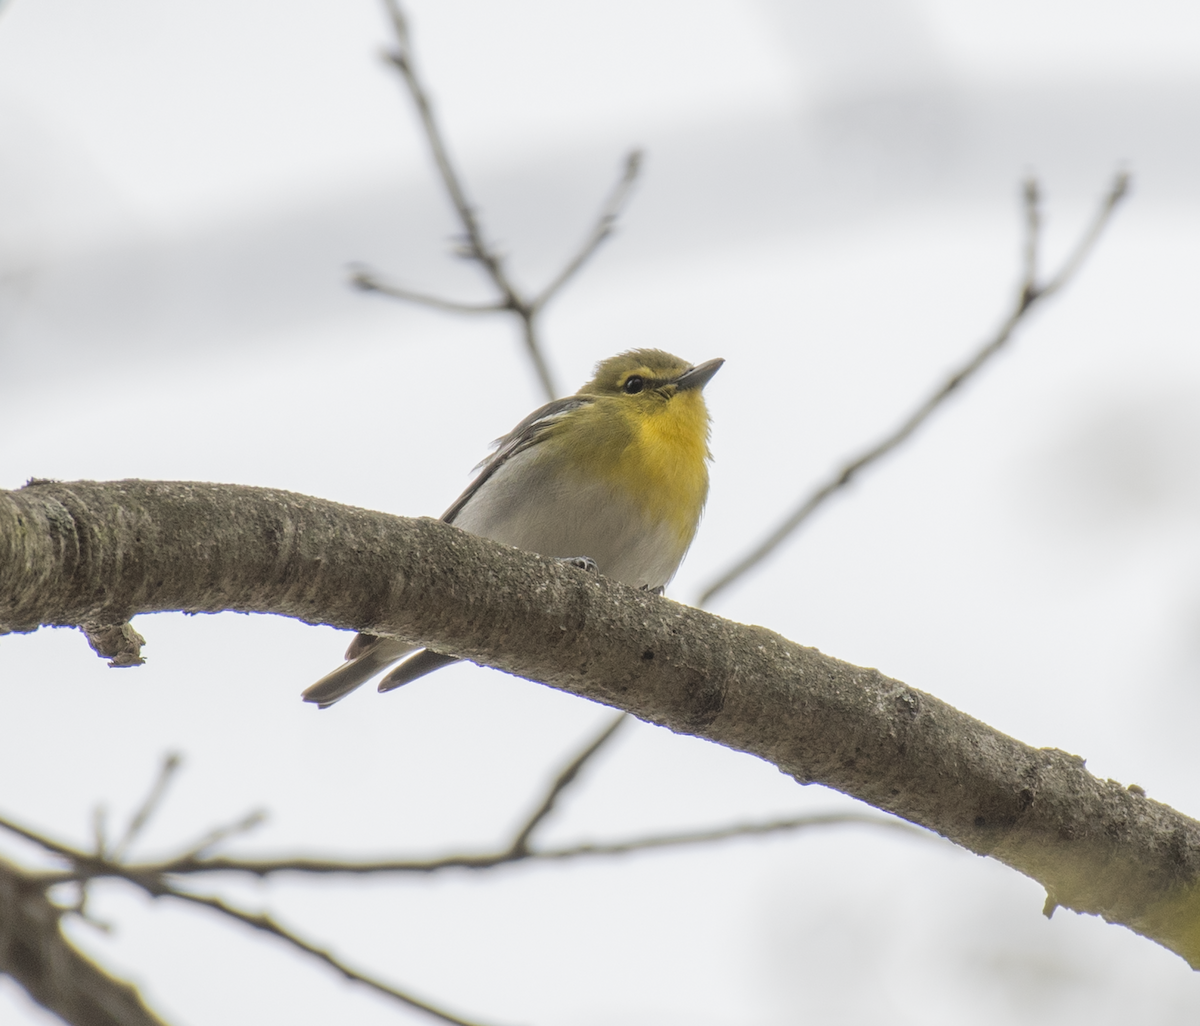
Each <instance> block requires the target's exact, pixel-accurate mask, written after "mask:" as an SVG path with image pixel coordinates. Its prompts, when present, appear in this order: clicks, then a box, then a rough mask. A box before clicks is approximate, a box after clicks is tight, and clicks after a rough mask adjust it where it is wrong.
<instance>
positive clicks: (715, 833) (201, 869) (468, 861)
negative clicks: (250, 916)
mask: <svg viewBox="0 0 1200 1026" xmlns="http://www.w3.org/2000/svg"><path fill="white" fill-rule="evenodd" d="M851 825H865V826H879V827H884V828H886V829H889V830H900V831H902V832H906V833H910V834H912V835H914V836H921V837H933V836H934V835H932V834H930V833H929V831H927V830H922V829H921V828H920V827H915V826H913V825H912V824H911V823H906V822H904V821H903V820H899V819H892V818H888V817H884V816H877V815H872V814H869V813H862V812H846V813H819V814H812V815H805V816H792V817H788V818H784V819H775V820H768V821H766V822H762V823H739V824H733V825H729V826H723V827H711V828H706V829H702V830H685V831H680V832H678V833H669V834H651V835H649V836H646V837H634V838H630V839H629V840H625V841H609V842H602V843H583V844H571V845H563V846H561V847H556V848H541V849H538V848H526V849H525V850H524V851H513V849H512V848H511V847H509V848H506V849H505V850H504V851H498V852H490V853H481V854H477V855H471V854H465V853H463V854H453V855H444V856H439V857H437V858H431V859H379V860H373V861H369V862H368V861H350V860H348V861H342V860H340V859H237V858H225V857H221V858H211V859H194V860H188V861H183V860H171V861H168V862H161V863H155V864H153V865H131V866H125V867H121V868H120V869H119V870H118V871H117V872H116V873H115V874H113V875H119V876H125V875H126V874H129V875H133V876H137V877H138V878H139V879H148V878H153V877H155V876H191V875H195V874H204V873H235V874H237V873H241V874H246V875H249V876H257V877H260V878H265V877H268V876H274V875H275V874H278V873H301V874H314V875H328V876H338V875H348V876H371V875H377V874H388V873H401V874H403V873H415V874H430V873H440V872H445V871H447V870H460V869H466V870H472V871H484V870H489V869H498V868H500V867H501V866H508V865H513V864H515V863H518V862H564V861H570V860H572V859H580V858H605V857H609V856H614V855H630V854H635V853H637V852H642V851H655V850H657V849H660V848H685V847H690V846H694V845H702V844H713V843H715V842H718V841H727V840H733V839H736V838H738V837H760V836H763V835H765V834H779V833H788V832H793V831H799V830H806V829H810V828H814V827H830V826H851ZM84 871H86V872H88V873H90V874H93V875H99V874H97V873H96V872H95V866H94V865H91V864H89V865H88V866H86V867H84ZM73 878H74V877H73V876H72V875H71V873H70V872H69V871H68V872H65V873H64V872H60V873H57V874H55V875H54V876H53V879H54V880H55V881H56V882H62V881H64V880H69V879H73Z"/></svg>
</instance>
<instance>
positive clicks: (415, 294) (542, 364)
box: [351, 0, 642, 399]
mask: <svg viewBox="0 0 1200 1026" xmlns="http://www.w3.org/2000/svg"><path fill="white" fill-rule="evenodd" d="M383 2H384V6H385V8H386V9H387V13H388V16H389V18H390V20H391V23H392V29H393V32H394V34H395V42H396V47H395V50H394V51H392V52H391V53H388V54H387V55H386V57H387V60H388V62H389V63H390V64H391V65H392V66H393V67H395V68H396V69H397V70H398V71H399V72H400V75H401V77H402V78H403V79H404V84H405V86H406V87H407V88H408V92H409V95H410V96H411V97H412V100H413V104H414V105H415V106H416V108H417V115H418V117H419V118H420V119H421V127H422V128H423V130H424V133H425V138H426V140H427V142H428V144H429V151H430V154H431V155H432V156H433V162H434V164H435V165H436V167H437V170H438V175H439V176H440V177H441V180H442V185H443V186H444V187H445V189H446V194H447V195H448V196H449V197H450V203H451V205H452V206H453V207H454V211H455V213H456V214H457V215H458V220H459V221H460V222H461V224H462V228H463V237H462V245H461V247H460V248H459V250H458V252H459V255H461V256H462V257H464V258H465V259H467V260H471V261H474V262H475V263H477V264H478V265H479V266H480V267H481V268H482V269H483V270H484V272H485V273H486V274H487V276H488V277H489V278H490V279H491V282H492V284H493V285H494V286H495V288H496V291H497V293H499V296H498V298H497V299H495V300H494V301H492V302H488V303H468V302H462V301H460V300H457V299H446V298H443V297H441V296H434V295H430V294H429V293H426V292H419V291H415V290H412V289H407V288H403V287H402V286H399V285H393V284H390V283H387V282H384V281H383V280H382V279H380V278H379V277H378V276H377V275H376V274H374V273H373V272H371V271H370V270H368V269H366V268H359V269H357V270H356V271H355V272H354V275H353V277H352V279H351V280H352V282H353V283H354V284H355V285H357V286H358V287H359V288H362V289H366V290H368V291H372V292H379V293H382V294H384V295H388V296H392V297H394V298H396V299H402V300H405V301H406V302H410V303H418V304H420V305H422V306H427V307H432V308H433V309H436V310H445V311H447V312H449V313H461V314H480V313H503V312H510V313H512V314H514V315H515V316H516V317H517V319H518V320H519V321H520V323H521V340H522V342H523V343H524V345H525V351H526V353H527V354H528V356H529V359H530V362H531V363H532V364H533V368H534V371H535V372H536V374H537V377H538V381H539V382H540V383H541V386H542V390H543V391H544V392H545V394H546V398H547V399H554V398H557V396H558V395H559V391H558V386H557V385H556V384H555V381H554V375H553V374H552V373H551V370H550V365H549V363H548V362H547V361H546V356H545V353H544V350H543V346H542V343H541V340H540V338H539V337H538V330H537V319H538V315H539V314H540V313H541V311H542V309H543V308H544V307H545V306H546V304H547V303H548V302H550V300H551V299H552V298H553V297H554V296H555V295H557V294H558V292H559V291H560V290H561V289H562V288H563V286H565V285H566V284H567V282H569V281H570V280H571V279H572V278H573V277H574V276H575V274H576V273H577V272H578V271H579V269H580V268H581V267H583V265H584V264H585V263H586V262H587V261H588V259H589V258H590V257H591V256H592V254H594V253H595V252H596V250H597V249H599V248H600V245H601V244H602V243H603V242H604V240H605V239H607V238H608V237H609V236H610V235H611V234H612V231H613V227H614V226H615V224H616V221H617V219H618V218H619V217H620V215H621V212H622V210H623V209H624V206H625V203H626V201H627V200H628V198H629V195H630V193H631V192H632V190H633V185H634V182H635V181H636V180H637V176H638V172H639V170H640V168H641V163H642V154H641V152H640V151H638V150H634V151H633V152H631V153H630V154H629V155H628V156H627V157H626V158H625V166H624V171H623V173H622V175H621V178H620V179H619V180H618V182H617V184H616V185H615V186H614V187H613V190H612V192H611V193H610V194H609V196H608V199H607V200H606V201H605V203H604V205H603V206H602V207H601V209H600V215H599V217H598V218H597V219H596V222H595V224H594V225H593V226H592V229H591V231H590V232H589V233H588V235H587V237H586V238H585V239H584V241H583V244H582V245H581V246H580V248H579V249H578V251H577V252H576V253H575V255H574V256H573V257H571V259H570V260H568V261H567V264H566V266H564V267H563V269H562V270H561V271H559V273H558V274H557V275H555V276H554V278H553V279H552V280H551V281H550V283H549V284H548V285H546V286H545V288H543V289H542V290H541V291H540V292H539V293H538V294H537V295H536V296H535V297H533V298H529V297H528V296H526V295H525V294H524V293H523V292H522V291H521V290H520V289H519V288H518V287H517V285H516V283H515V282H514V281H513V280H512V278H510V277H509V274H508V271H507V269H506V268H505V266H504V259H503V257H502V256H501V254H500V252H499V250H498V249H497V248H496V247H495V246H494V245H493V244H492V243H491V242H489V241H488V239H487V236H486V235H485V234H484V231H483V225H482V224H481V223H480V220H479V216H478V214H477V212H476V208H475V207H474V206H473V205H472V204H471V201H470V200H469V199H468V198H467V191H466V187H465V186H464V184H463V179H462V175H461V174H460V173H459V171H458V169H457V168H456V167H455V164H454V161H453V160H451V159H450V152H449V149H448V148H447V146H446V140H445V137H444V136H443V134H442V129H441V126H440V125H439V124H438V121H437V118H436V117H434V113H433V103H432V101H431V99H430V97H429V91H428V89H427V88H426V87H425V83H424V82H423V81H422V80H421V77H420V75H419V74H418V73H417V69H416V64H415V62H414V59H413V48H412V39H411V36H410V35H409V29H408V19H407V17H406V16H405V14H404V11H403V9H402V8H401V6H400V0H383Z"/></svg>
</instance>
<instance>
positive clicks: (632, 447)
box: [570, 390, 709, 558]
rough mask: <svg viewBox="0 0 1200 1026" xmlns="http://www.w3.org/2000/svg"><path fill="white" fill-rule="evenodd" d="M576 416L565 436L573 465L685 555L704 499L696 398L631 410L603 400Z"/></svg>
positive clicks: (701, 419)
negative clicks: (664, 532)
mask: <svg viewBox="0 0 1200 1026" xmlns="http://www.w3.org/2000/svg"><path fill="white" fill-rule="evenodd" d="M578 413H579V414H580V415H581V416H580V417H579V420H578V421H577V423H576V424H575V425H572V430H571V431H570V435H571V436H572V442H573V443H574V444H573V445H572V447H573V448H575V447H576V446H577V447H578V448H576V452H577V454H578V456H579V457H580V458H579V460H578V462H577V464H576V465H577V466H580V467H586V468H587V471H586V472H587V473H588V474H589V476H590V477H591V478H592V479H593V480H603V481H605V482H606V483H607V484H608V485H609V487H611V488H612V489H613V490H614V491H615V492H617V493H618V494H622V495H625V496H627V497H628V499H629V500H630V501H631V502H633V503H634V504H635V505H636V506H637V507H638V508H639V509H640V510H641V512H642V514H643V516H645V517H646V518H647V519H648V520H649V521H650V522H651V523H654V524H668V525H670V527H671V528H672V529H673V530H674V533H675V535H676V537H677V538H678V542H679V544H680V545H681V546H682V548H683V549H686V548H687V546H688V545H689V544H690V543H691V540H692V537H693V535H694V534H695V533H696V525H697V524H698V523H699V520H700V514H701V512H702V511H703V509H704V500H705V499H706V498H707V496H708V464H707V461H708V459H709V451H708V430H709V428H708V410H707V408H706V407H705V405H704V397H703V395H702V394H701V393H700V392H699V391H698V390H697V391H687V392H680V393H677V394H675V395H673V396H671V398H670V399H666V400H663V401H660V402H653V403H637V404H633V403H630V402H628V401H625V400H623V399H621V398H617V397H613V398H607V397H606V398H602V399H599V400H597V401H596V402H595V403H593V404H591V405H589V406H587V407H585V408H583V409H581V410H579V411H578ZM679 555H680V558H682V555H683V553H682V551H681V552H680V554H679Z"/></svg>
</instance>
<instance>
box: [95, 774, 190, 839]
mask: <svg viewBox="0 0 1200 1026" xmlns="http://www.w3.org/2000/svg"><path fill="white" fill-rule="evenodd" d="M181 765H182V760H181V759H180V757H179V753H178V752H169V753H168V754H167V755H166V756H164V758H163V761H162V765H161V766H160V767H159V770H158V776H156V777H155V778H154V783H153V784H152V785H151V786H150V791H149V793H148V794H147V795H146V797H145V799H144V800H143V801H142V804H141V805H140V806H138V810H137V811H136V812H135V813H134V814H133V815H132V816H131V817H130V819H129V826H127V827H126V828H125V834H124V835H123V836H122V838H121V839H120V840H119V841H118V842H117V843H116V844H115V845H114V846H113V849H112V853H111V854H112V860H113V861H114V862H120V861H121V860H122V859H123V858H124V857H125V854H126V852H128V851H129V848H130V846H131V845H132V844H133V842H134V841H136V840H137V839H138V836H139V835H140V834H141V832H142V831H143V830H144V829H145V828H146V824H147V823H149V822H150V820H151V818H152V817H153V816H154V813H155V812H157V811H158V808H159V806H160V805H161V804H162V800H163V798H164V797H166V793H167V787H168V786H169V785H170V783H171V780H172V779H173V778H174V776H175V774H176V773H178V772H179V767H180V766H181ZM97 846H98V847H99V840H98V841H97ZM97 854H103V850H102V849H101V850H100V851H98V852H97Z"/></svg>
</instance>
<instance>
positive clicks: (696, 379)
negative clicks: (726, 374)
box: [675, 356, 725, 392]
mask: <svg viewBox="0 0 1200 1026" xmlns="http://www.w3.org/2000/svg"><path fill="white" fill-rule="evenodd" d="M724 362H725V361H724V360H723V359H721V357H719V356H718V357H717V358H716V359H715V360H708V361H706V362H705V363H702V364H700V366H698V367H691V368H689V369H688V370H685V371H684V372H683V373H682V374H680V375H679V377H677V378H676V379H675V387H676V388H677V389H678V390H679V391H680V392H686V391H688V390H689V389H693V388H703V387H704V386H705V385H707V384H708V379H709V378H711V377H712V376H713V375H714V374H716V373H717V371H719V370H720V369H721V364H723V363H724Z"/></svg>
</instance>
